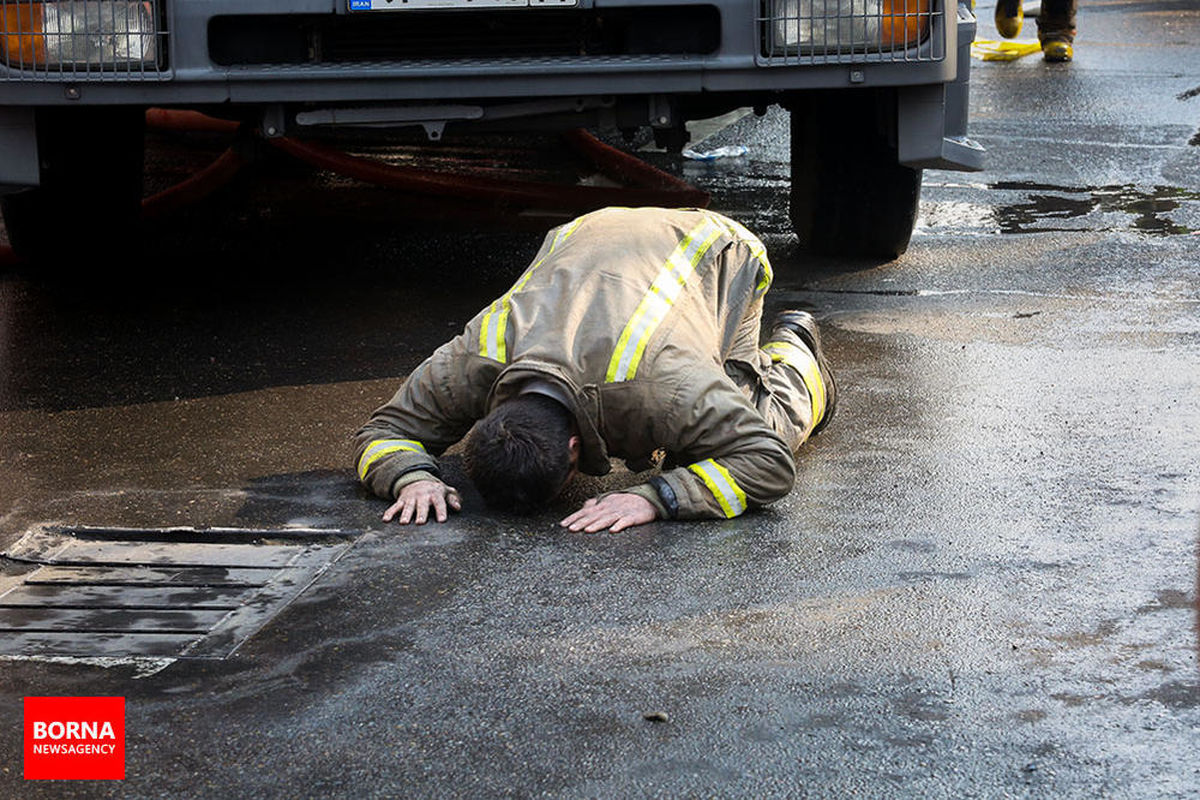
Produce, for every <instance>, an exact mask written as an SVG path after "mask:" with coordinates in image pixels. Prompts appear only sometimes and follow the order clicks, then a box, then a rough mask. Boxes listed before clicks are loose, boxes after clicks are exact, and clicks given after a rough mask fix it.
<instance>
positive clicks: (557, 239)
mask: <svg viewBox="0 0 1200 800" xmlns="http://www.w3.org/2000/svg"><path fill="white" fill-rule="evenodd" d="M581 221H582V219H576V220H572V221H571V222H569V223H567V224H566V225H563V226H562V227H561V228H559V230H558V233H557V234H555V236H554V241H552V242H551V243H550V249H549V250H547V251H546V255H544V256H542V257H541V258H539V259H538V260H537V263H535V264H534V265H533V266H532V267H530V268H529V269H527V270H525V274H524V275H522V276H521V278H520V279H519V280H518V281H517V282H516V283H515V284H514V285H513V287H512V288H511V289H509V290H508V292H507V293H506V294H505V295H504V296H503V297H501V298H499V299H498V300H495V301H493V302H492V305H491V308H490V309H488V313H487V314H485V315H484V317H483V323H482V325H480V327H479V355H481V356H483V357H484V358H490V359H492V360H493V361H499V362H501V363H504V362H505V361H507V360H508V347H507V343H506V342H505V340H506V339H507V338H508V336H507V334H508V331H507V328H508V313H509V310H510V309H511V308H512V304H511V302H510V301H511V300H512V296H513V295H514V294H516V293H517V292H519V291H521V289H523V288H525V284H527V283H529V279H530V278H532V277H533V273H534V271H535V270H537V268H538V267H540V266H541V265H542V264H543V263H545V261H546V259H547V258H549V257H550V254H551V253H553V252H554V250H555V249H556V248H557V247H558V246H559V245H560V244H562V243H563V242H564V241H566V238H567V237H568V236H570V235H571V234H572V233H574V232H575V228H577V227H578V226H579V223H580V222H581Z"/></svg>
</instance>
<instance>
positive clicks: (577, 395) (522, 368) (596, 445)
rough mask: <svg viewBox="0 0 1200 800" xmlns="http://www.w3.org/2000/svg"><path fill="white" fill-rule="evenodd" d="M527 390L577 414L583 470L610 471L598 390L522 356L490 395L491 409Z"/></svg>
mask: <svg viewBox="0 0 1200 800" xmlns="http://www.w3.org/2000/svg"><path fill="white" fill-rule="evenodd" d="M527 392H532V393H536V394H543V395H546V396H548V397H551V398H553V399H555V400H557V401H558V402H560V403H562V404H563V405H564V406H566V407H567V410H568V411H570V412H571V415H572V416H574V417H575V424H576V426H577V427H578V428H579V438H580V440H581V442H582V444H583V446H582V448H581V451H580V454H579V471H580V472H583V473H586V474H588V475H606V474H608V472H609V471H610V470H611V469H612V464H610V463H609V460H608V447H607V446H606V445H605V444H604V439H603V438H601V436H600V431H599V429H598V428H597V427H596V426H597V422H598V421H599V419H600V402H599V400H598V398H597V396H596V392H595V389H594V388H593V387H583V388H581V387H579V386H577V385H576V384H575V382H574V381H573V380H571V379H570V378H569V377H567V375H566V374H565V373H564V372H563V371H562V369H561V368H560V367H558V366H556V365H554V364H547V363H545V362H542V361H535V360H532V359H522V360H520V361H518V362H516V363H514V364H510V365H509V366H507V367H505V368H504V369H503V370H502V371H501V372H500V374H499V375H498V376H497V377H496V382H495V383H493V384H492V390H491V392H490V393H489V395H488V404H487V408H488V411H489V412H490V411H491V410H492V409H494V408H495V407H496V406H498V405H500V404H501V403H503V402H505V401H506V400H511V399H512V398H514V397H516V396H517V395H520V394H525V393H527Z"/></svg>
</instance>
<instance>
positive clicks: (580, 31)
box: [208, 5, 721, 66]
mask: <svg viewBox="0 0 1200 800" xmlns="http://www.w3.org/2000/svg"><path fill="white" fill-rule="evenodd" d="M720 41H721V18H720V13H719V12H718V11H717V9H716V8H715V7H713V6H706V5H696V6H672V7H649V8H613V9H603V10H601V9H591V10H577V9H550V10H540V9H539V10H529V11H526V10H512V9H502V10H494V11H493V10H487V11H485V10H479V11H471V12H466V13H464V12H461V11H404V12H397V13H391V14H377V15H348V16H347V15H331V14H326V15H320V16H316V15H309V16H297V15H288V16H257V15H246V16H225V17H217V18H215V19H214V20H213V21H212V23H211V24H210V25H209V31H208V45H209V55H210V57H211V58H212V60H213V61H214V62H216V63H217V64H221V65H222V66H234V65H238V66H249V65H268V64H356V63H372V64H374V63H379V62H405V61H423V60H444V59H469V58H531V57H546V56H551V57H557V58H580V57H588V56H616V55H665V54H696V55H703V54H707V53H712V52H714V51H715V50H716V49H717V47H718V45H719V44H720Z"/></svg>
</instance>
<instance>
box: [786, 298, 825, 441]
mask: <svg viewBox="0 0 1200 800" xmlns="http://www.w3.org/2000/svg"><path fill="white" fill-rule="evenodd" d="M775 327H776V328H780V327H782V328H786V329H788V330H790V331H791V332H792V333H794V334H796V335H797V336H799V337H800V341H801V342H803V343H804V346H805V347H807V348H808V351H809V352H810V353H812V355H813V358H814V359H815V360H816V362H817V372H818V373H819V375H818V376H817V377H819V379H820V388H818V387H816V386H811V385H810V384H809V378H808V376H806V377H805V385H806V386H810V388H809V394H810V395H814V394H817V393H821V394H822V397H820V398H812V399H813V400H814V402H813V409H814V414H817V411H818V409H819V410H820V413H819V414H817V418H816V419H815V420H814V421H813V429H812V433H810V434H809V436H816V435H817V434H818V433H820V432H821V429H822V428H824V427H825V426H826V425H828V424H829V420H830V419H832V418H833V412H834V409H835V408H837V381H835V380H834V378H833V370H831V369H830V368H829V362H828V361H827V360H826V359H825V352H824V351H823V350H822V349H821V332H820V331H819V330H818V329H817V320H816V318H815V317H813V315H812V314H810V313H808V312H807V311H780V312H779V313H778V314H776V315H775ZM820 401H823V402H820Z"/></svg>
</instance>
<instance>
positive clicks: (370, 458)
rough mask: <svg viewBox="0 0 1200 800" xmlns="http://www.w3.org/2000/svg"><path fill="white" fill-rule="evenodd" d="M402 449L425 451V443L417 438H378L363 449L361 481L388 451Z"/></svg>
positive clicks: (414, 451) (360, 459) (359, 465)
mask: <svg viewBox="0 0 1200 800" xmlns="http://www.w3.org/2000/svg"><path fill="white" fill-rule="evenodd" d="M400 450H407V451H410V452H413V453H424V452H425V445H423V444H421V443H420V442H418V441H416V440H415V439H376V440H375V441H373V442H371V443H370V444H369V445H367V449H366V450H364V451H363V454H362V456H361V457H360V458H359V459H358V479H359V480H360V481H361V480H365V479H366V477H367V470H368V469H370V467H371V465H372V464H374V463H375V462H376V461H378V460H379V459H381V458H383V457H384V456H386V455H387V454H388V453H395V452H398V451H400Z"/></svg>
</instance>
